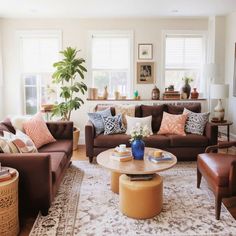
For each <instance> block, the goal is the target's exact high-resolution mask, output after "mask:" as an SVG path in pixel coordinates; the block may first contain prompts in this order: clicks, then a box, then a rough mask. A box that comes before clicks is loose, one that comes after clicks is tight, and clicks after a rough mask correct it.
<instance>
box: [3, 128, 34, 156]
mask: <svg viewBox="0 0 236 236" xmlns="http://www.w3.org/2000/svg"><path fill="white" fill-rule="evenodd" d="M4 138H6V139H7V140H10V141H11V142H12V143H13V144H14V145H15V146H16V148H17V149H18V151H19V152H20V153H33V152H38V150H37V148H36V147H35V145H34V142H33V141H32V140H31V139H30V137H29V136H27V135H26V134H25V133H23V132H21V131H20V130H16V134H12V133H9V132H5V131H4Z"/></svg>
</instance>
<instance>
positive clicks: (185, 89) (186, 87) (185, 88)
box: [182, 83, 191, 99]
mask: <svg viewBox="0 0 236 236" xmlns="http://www.w3.org/2000/svg"><path fill="white" fill-rule="evenodd" d="M190 92H191V86H190V85H189V83H185V84H184V86H183V87H182V93H186V94H187V99H188V98H189V96H190Z"/></svg>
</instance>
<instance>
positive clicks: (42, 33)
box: [16, 30, 62, 115]
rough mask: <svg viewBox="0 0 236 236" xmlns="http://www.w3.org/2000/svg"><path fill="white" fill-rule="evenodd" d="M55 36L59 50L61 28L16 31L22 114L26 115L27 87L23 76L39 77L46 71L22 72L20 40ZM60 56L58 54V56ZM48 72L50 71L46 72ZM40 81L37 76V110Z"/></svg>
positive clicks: (39, 99) (60, 47) (38, 108)
mask: <svg viewBox="0 0 236 236" xmlns="http://www.w3.org/2000/svg"><path fill="white" fill-rule="evenodd" d="M50 37H53V38H54V37H56V38H58V40H59V50H62V30H18V31H16V40H17V54H18V57H17V58H18V63H17V64H18V71H19V78H20V81H21V88H22V90H21V103H20V104H21V105H20V106H21V111H22V113H23V114H24V115H26V94H25V88H26V87H29V86H26V85H25V81H24V76H23V75H29V76H31V75H32V76H36V77H40V76H41V75H43V74H45V73H46V72H45V71H43V72H40V71H38V72H35V73H24V72H23V70H22V69H23V61H22V53H23V52H22V51H23V48H22V40H23V39H24V38H50ZM59 57H60V56H59ZM48 73H49V74H50V72H48ZM41 87H42V86H41V81H39V79H38V78H37V87H36V88H37V99H38V101H37V106H38V107H37V110H38V111H39V110H40V101H41Z"/></svg>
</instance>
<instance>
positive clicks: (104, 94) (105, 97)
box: [103, 86, 109, 100]
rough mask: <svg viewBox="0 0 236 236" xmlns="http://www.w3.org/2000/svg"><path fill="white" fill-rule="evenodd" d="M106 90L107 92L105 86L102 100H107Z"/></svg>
mask: <svg viewBox="0 0 236 236" xmlns="http://www.w3.org/2000/svg"><path fill="white" fill-rule="evenodd" d="M108 95H109V94H108V90H107V86H105V87H104V92H103V99H105V100H107V98H108Z"/></svg>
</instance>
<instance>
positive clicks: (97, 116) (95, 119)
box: [88, 108, 111, 135]
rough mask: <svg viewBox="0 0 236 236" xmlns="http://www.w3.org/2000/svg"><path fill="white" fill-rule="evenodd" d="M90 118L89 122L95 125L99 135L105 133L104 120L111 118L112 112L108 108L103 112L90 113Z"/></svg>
mask: <svg viewBox="0 0 236 236" xmlns="http://www.w3.org/2000/svg"><path fill="white" fill-rule="evenodd" d="M88 116H89V120H90V121H91V122H92V123H93V125H94V127H95V130H96V135H99V134H101V133H103V132H104V121H103V118H105V117H108V116H111V110H110V108H108V109H106V110H103V111H98V112H93V113H88Z"/></svg>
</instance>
